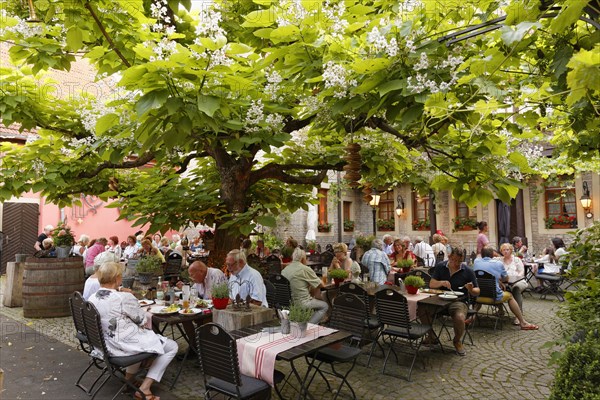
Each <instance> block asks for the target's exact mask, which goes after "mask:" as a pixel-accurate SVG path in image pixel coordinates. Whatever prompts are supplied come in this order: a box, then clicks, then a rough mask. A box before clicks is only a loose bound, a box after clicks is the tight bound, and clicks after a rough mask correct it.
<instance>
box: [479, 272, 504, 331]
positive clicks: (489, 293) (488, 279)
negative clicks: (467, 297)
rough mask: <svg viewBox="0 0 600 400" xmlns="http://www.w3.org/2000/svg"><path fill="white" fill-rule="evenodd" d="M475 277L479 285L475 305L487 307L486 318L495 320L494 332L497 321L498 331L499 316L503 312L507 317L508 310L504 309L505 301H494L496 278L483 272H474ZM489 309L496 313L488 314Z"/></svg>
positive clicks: (500, 317)
mask: <svg viewBox="0 0 600 400" xmlns="http://www.w3.org/2000/svg"><path fill="white" fill-rule="evenodd" d="M475 277H476V278H477V284H478V285H479V290H480V293H479V296H478V297H477V300H475V302H476V303H477V304H481V305H485V306H488V313H487V314H486V316H488V317H490V318H494V319H495V322H494V330H496V328H497V326H498V321H499V322H500V329H502V315H500V314H501V312H504V315H508V309H507V308H506V301H502V300H496V285H497V279H496V277H495V276H494V275H492V274H490V273H488V272H485V271H475ZM490 309H494V310H495V311H496V312H495V313H491V314H490V312H489V310H490ZM500 310H502V311H500ZM479 321H481V319H479Z"/></svg>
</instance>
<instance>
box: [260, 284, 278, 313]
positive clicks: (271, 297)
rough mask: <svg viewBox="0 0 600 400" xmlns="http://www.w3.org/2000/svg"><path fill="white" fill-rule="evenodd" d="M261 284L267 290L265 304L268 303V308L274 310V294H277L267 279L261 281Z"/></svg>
mask: <svg viewBox="0 0 600 400" xmlns="http://www.w3.org/2000/svg"><path fill="white" fill-rule="evenodd" d="M263 283H264V284H265V288H266V289H267V303H269V308H276V306H275V304H276V303H277V301H276V299H275V293H277V289H276V288H275V285H273V284H272V283H271V281H270V280H268V279H263Z"/></svg>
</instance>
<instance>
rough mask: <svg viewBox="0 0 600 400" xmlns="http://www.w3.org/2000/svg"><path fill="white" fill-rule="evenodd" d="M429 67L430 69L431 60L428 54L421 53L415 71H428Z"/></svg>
mask: <svg viewBox="0 0 600 400" xmlns="http://www.w3.org/2000/svg"><path fill="white" fill-rule="evenodd" d="M427 67H429V58H428V57H427V54H425V53H421V56H420V58H419V61H418V62H417V63H416V64H415V66H414V69H415V71H420V70H422V69H427Z"/></svg>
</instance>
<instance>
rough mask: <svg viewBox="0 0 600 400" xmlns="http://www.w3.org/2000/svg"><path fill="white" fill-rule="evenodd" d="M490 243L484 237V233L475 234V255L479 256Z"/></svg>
mask: <svg viewBox="0 0 600 400" xmlns="http://www.w3.org/2000/svg"><path fill="white" fill-rule="evenodd" d="M488 243H490V239H488V237H487V236H486V235H485V233H479V234H477V255H480V254H481V250H482V249H483V248H484V247H485V246H487V245H488Z"/></svg>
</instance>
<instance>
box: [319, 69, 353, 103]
mask: <svg viewBox="0 0 600 400" xmlns="http://www.w3.org/2000/svg"><path fill="white" fill-rule="evenodd" d="M347 75H348V72H347V71H346V69H345V68H344V67H343V66H342V65H339V64H335V63H334V62H333V61H328V62H327V64H325V65H324V67H323V80H324V81H325V88H326V89H328V88H335V89H337V90H336V91H335V92H334V94H333V97H335V98H337V99H342V98H344V97H346V95H347V93H348V89H350V88H351V87H354V86H357V84H358V83H357V82H356V80H355V79H352V80H348V79H347Z"/></svg>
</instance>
